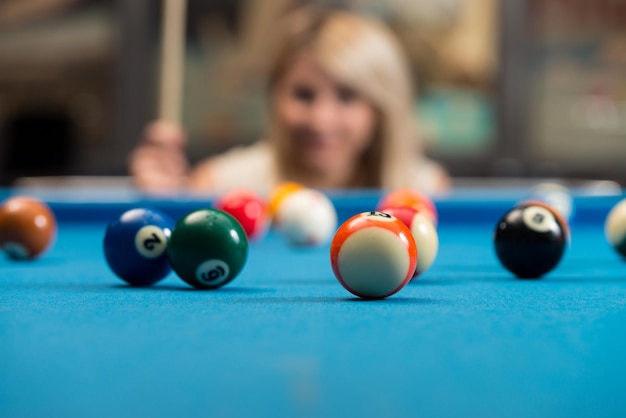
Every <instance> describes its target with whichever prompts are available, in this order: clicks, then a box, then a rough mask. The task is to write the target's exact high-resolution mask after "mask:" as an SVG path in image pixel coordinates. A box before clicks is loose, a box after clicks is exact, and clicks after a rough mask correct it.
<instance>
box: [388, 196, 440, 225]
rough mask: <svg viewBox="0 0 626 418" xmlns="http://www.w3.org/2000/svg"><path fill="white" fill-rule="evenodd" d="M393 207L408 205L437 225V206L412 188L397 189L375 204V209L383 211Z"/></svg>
mask: <svg viewBox="0 0 626 418" xmlns="http://www.w3.org/2000/svg"><path fill="white" fill-rule="evenodd" d="M394 207H410V208H414V209H416V210H418V211H419V212H421V213H422V214H423V215H424V216H426V217H427V218H428V219H430V221H431V222H432V223H433V225H435V226H437V222H438V220H439V215H438V213H437V207H436V206H435V204H434V202H433V201H432V199H430V198H429V197H428V196H426V195H425V194H424V193H421V192H419V191H417V190H414V189H397V190H394V191H392V192H389V193H387V194H386V195H384V196H383V197H382V199H381V200H380V201H379V202H378V205H377V206H376V210H377V211H380V212H384V211H385V210H386V209H389V208H394Z"/></svg>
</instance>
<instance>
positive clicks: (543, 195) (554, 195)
mask: <svg viewBox="0 0 626 418" xmlns="http://www.w3.org/2000/svg"><path fill="white" fill-rule="evenodd" d="M530 199H532V200H538V201H540V202H544V203H546V204H547V205H550V206H552V207H553V208H554V209H555V210H556V211H557V212H559V213H560V214H561V216H563V218H565V219H566V220H567V221H570V220H571V219H572V217H573V215H574V199H573V198H572V194H571V193H570V191H569V189H568V188H567V187H565V186H563V185H561V184H558V183H540V184H538V185H536V186H534V187H533V188H532V191H531V196H530Z"/></svg>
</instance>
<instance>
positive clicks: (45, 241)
mask: <svg viewBox="0 0 626 418" xmlns="http://www.w3.org/2000/svg"><path fill="white" fill-rule="evenodd" d="M56 235H57V222H56V218H55V217H54V213H53V212H52V210H50V207H49V206H48V205H47V204H45V203H44V202H42V201H41V200H39V199H36V198H33V197H27V196H15V197H11V198H9V199H7V200H5V201H4V202H3V203H2V206H1V207H0V248H2V249H3V250H4V252H5V253H6V254H7V255H8V256H9V258H12V259H15V260H28V259H33V258H36V257H38V256H39V255H41V254H42V253H43V252H44V251H46V250H47V249H48V248H50V247H51V246H52V244H53V243H54V241H55V239H56Z"/></svg>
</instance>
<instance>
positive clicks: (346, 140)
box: [273, 54, 377, 173]
mask: <svg viewBox="0 0 626 418" xmlns="http://www.w3.org/2000/svg"><path fill="white" fill-rule="evenodd" d="M273 97H274V106H275V111H276V115H277V117H278V120H279V123H280V124H281V125H282V126H283V127H284V128H285V129H286V132H287V135H288V137H289V140H290V142H291V148H292V149H293V150H294V152H295V155H294V158H295V159H296V161H297V163H299V164H300V165H301V166H304V167H305V168H306V169H308V170H311V171H317V172H320V173H330V172H332V171H333V170H341V169H344V170H345V168H347V167H353V166H354V164H355V163H356V161H357V160H358V158H359V157H360V156H361V155H362V154H363V152H364V151H365V150H366V149H367V148H368V146H369V145H370V143H371V141H372V138H373V136H374V135H373V134H374V129H375V126H376V119H377V117H376V111H375V110H374V108H373V106H372V105H371V104H370V103H369V102H368V101H367V100H366V99H365V98H364V97H362V96H361V95H359V93H357V92H356V91H354V90H352V89H350V88H349V87H347V86H345V85H342V84H340V83H338V82H336V81H335V80H333V79H331V78H330V77H329V76H328V75H327V74H326V73H325V72H324V71H323V70H322V68H321V67H320V66H319V65H318V64H317V63H316V62H315V60H314V58H313V57H312V56H310V55H308V54H301V55H300V56H299V57H297V58H296V59H295V60H294V62H293V63H292V64H291V66H290V67H289V68H288V69H287V70H286V72H285V74H284V75H283V77H282V79H281V80H280V81H279V83H278V84H277V85H276V87H275V90H274V96H273Z"/></svg>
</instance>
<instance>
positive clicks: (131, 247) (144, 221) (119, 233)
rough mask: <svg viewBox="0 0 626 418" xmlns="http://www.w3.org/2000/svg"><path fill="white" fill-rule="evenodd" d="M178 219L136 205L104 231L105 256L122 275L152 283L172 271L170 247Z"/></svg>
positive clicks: (142, 283)
mask: <svg viewBox="0 0 626 418" xmlns="http://www.w3.org/2000/svg"><path fill="white" fill-rule="evenodd" d="M173 227H174V221H173V220H172V219H171V218H170V217H169V216H168V215H166V214H165V213H163V212H161V211H158V210H156V209H150V208H135V209H130V210H128V211H126V212H124V213H122V214H121V215H120V216H119V217H117V218H115V219H113V220H112V221H111V222H109V224H108V225H107V227H106V230H105V233H104V241H103V248H104V257H105V259H106V262H107V264H108V265H109V268H110V269H111V271H113V273H115V274H116V275H117V276H118V277H119V278H121V279H122V280H124V281H126V282H127V283H129V284H131V285H134V286H148V285H151V284H153V283H156V282H158V281H159V280H161V279H163V278H165V276H167V275H168V274H169V273H170V271H171V268H170V265H169V262H168V260H167V254H166V248H167V242H168V240H169V238H170V234H171V232H172V228H173Z"/></svg>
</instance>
